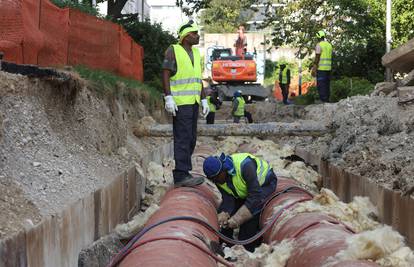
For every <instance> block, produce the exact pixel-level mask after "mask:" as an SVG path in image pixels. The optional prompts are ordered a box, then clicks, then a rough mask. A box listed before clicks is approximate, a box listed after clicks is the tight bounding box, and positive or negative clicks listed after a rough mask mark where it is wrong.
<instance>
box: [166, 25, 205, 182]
mask: <svg viewBox="0 0 414 267" xmlns="http://www.w3.org/2000/svg"><path fill="white" fill-rule="evenodd" d="M178 36H179V43H178V44H174V45H171V46H170V47H169V48H168V49H167V51H166V52H165V59H164V62H163V67H162V69H163V70H162V79H163V87H164V94H165V98H164V99H165V109H166V111H167V112H168V113H170V114H172V116H173V135H174V160H175V169H174V170H173V177H174V184H175V186H195V185H198V184H201V183H202V182H203V178H202V177H192V175H191V174H190V173H189V171H190V170H191V169H192V165H191V155H192V154H193V151H194V147H195V145H196V140H197V119H198V112H199V104H200V102H201V105H202V114H203V115H204V116H207V114H208V112H209V106H208V103H207V99H205V92H204V89H203V85H202V81H201V57H200V52H199V50H198V49H197V48H195V47H193V45H197V44H198V43H199V39H200V36H199V35H198V27H197V25H196V24H195V23H194V22H193V21H192V20H190V21H189V22H187V23H186V24H183V25H182V26H181V27H180V28H179V30H178Z"/></svg>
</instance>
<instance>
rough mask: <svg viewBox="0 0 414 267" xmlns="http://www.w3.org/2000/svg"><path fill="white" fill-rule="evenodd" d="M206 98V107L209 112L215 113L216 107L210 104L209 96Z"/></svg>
mask: <svg viewBox="0 0 414 267" xmlns="http://www.w3.org/2000/svg"><path fill="white" fill-rule="evenodd" d="M206 98H207V104H208V107H209V108H210V112H216V105H214V104H213V103H211V96H207V97H206Z"/></svg>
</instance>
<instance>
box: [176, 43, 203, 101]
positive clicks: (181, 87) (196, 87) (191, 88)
mask: <svg viewBox="0 0 414 267" xmlns="http://www.w3.org/2000/svg"><path fill="white" fill-rule="evenodd" d="M173 49H174V54H175V60H176V62H177V73H176V74H175V75H174V76H172V77H170V89H171V95H172V96H173V97H174V101H175V103H176V104H177V106H181V105H191V104H194V103H200V94H201V88H202V85H201V58H200V52H199V51H198V49H197V48H194V47H193V48H192V51H193V57H194V66H193V63H192V62H191V59H190V56H189V55H188V53H187V51H185V49H184V47H182V46H181V45H179V44H176V45H173Z"/></svg>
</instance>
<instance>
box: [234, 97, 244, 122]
mask: <svg viewBox="0 0 414 267" xmlns="http://www.w3.org/2000/svg"><path fill="white" fill-rule="evenodd" d="M237 100H238V101H239V105H238V106H237V109H236V112H234V115H235V116H239V117H241V116H244V105H245V102H244V98H243V97H241V96H239V97H237Z"/></svg>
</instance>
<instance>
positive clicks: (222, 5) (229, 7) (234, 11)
mask: <svg viewBox="0 0 414 267" xmlns="http://www.w3.org/2000/svg"><path fill="white" fill-rule="evenodd" d="M250 2H251V1H250V0H233V1H222V0H211V1H210V3H209V7H208V8H206V9H204V10H203V12H202V14H201V25H203V26H204V31H205V32H207V33H226V32H235V30H236V29H237V27H238V26H239V25H241V24H244V23H246V21H248V20H249V19H250V17H251V15H252V13H251V12H248V7H249V6H250Z"/></svg>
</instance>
